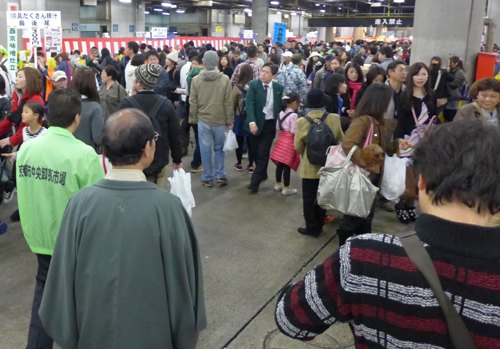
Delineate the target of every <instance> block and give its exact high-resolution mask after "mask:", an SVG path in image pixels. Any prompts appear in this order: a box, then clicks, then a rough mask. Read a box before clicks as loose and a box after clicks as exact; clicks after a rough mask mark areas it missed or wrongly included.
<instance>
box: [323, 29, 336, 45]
mask: <svg viewBox="0 0 500 349" xmlns="http://www.w3.org/2000/svg"><path fill="white" fill-rule="evenodd" d="M325 29H326V31H325V42H332V41H334V40H335V28H334V27H326V28H325Z"/></svg>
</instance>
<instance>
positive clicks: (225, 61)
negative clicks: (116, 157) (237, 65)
mask: <svg viewBox="0 0 500 349" xmlns="http://www.w3.org/2000/svg"><path fill="white" fill-rule="evenodd" d="M219 71H221V72H222V73H224V75H226V76H227V77H228V78H229V80H231V77H232V76H233V72H234V70H233V68H232V67H231V64H229V58H227V56H226V55H223V56H221V57H220V58H219Z"/></svg>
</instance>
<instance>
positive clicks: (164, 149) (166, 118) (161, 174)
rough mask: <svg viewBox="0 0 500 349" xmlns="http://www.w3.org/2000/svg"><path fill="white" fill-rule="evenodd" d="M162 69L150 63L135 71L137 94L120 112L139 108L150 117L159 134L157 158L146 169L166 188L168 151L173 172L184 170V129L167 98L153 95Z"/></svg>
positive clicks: (127, 100) (124, 101)
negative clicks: (182, 137)
mask: <svg viewBox="0 0 500 349" xmlns="http://www.w3.org/2000/svg"><path fill="white" fill-rule="evenodd" d="M161 70H162V67H160V66H159V65H158V64H153V63H147V64H143V65H141V66H139V67H138V68H137V69H136V70H135V79H134V89H135V90H136V91H137V94H136V95H134V96H130V97H127V98H124V99H123V100H122V101H121V102H120V104H119V105H118V110H121V109H126V108H137V109H139V110H141V111H143V112H144V113H145V114H146V115H148V116H149V118H150V120H151V122H152V123H153V127H154V129H155V132H157V133H158V135H159V136H158V141H157V148H156V153H155V159H154V161H153V162H152V164H151V166H149V167H148V168H146V169H144V174H146V178H147V179H148V181H150V182H154V183H156V184H158V186H159V187H160V188H163V186H164V184H165V180H166V177H167V165H168V163H169V154H168V153H169V150H170V151H171V153H172V161H173V169H174V170H177V169H179V168H182V143H181V127H180V125H179V120H178V119H177V117H176V115H175V109H174V106H173V105H172V102H170V100H168V98H167V97H165V96H160V95H159V94H157V93H155V92H154V88H155V86H156V84H157V82H158V78H159V76H160V73H161Z"/></svg>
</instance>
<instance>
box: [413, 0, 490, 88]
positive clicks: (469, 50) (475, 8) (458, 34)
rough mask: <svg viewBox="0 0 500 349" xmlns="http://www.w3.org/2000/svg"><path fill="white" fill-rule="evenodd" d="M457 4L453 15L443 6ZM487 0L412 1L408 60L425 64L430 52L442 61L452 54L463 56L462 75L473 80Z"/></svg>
mask: <svg viewBox="0 0 500 349" xmlns="http://www.w3.org/2000/svg"><path fill="white" fill-rule="evenodd" d="M450 8H459V9H460V11H455V12H453V15H452V16H443V15H442V14H443V13H446V10H447V9H448V11H449V9H450ZM485 10H486V0H440V1H435V0H418V1H417V2H416V5H415V20H414V24H413V27H414V29H413V36H414V38H413V43H412V51H411V63H412V64H413V63H415V62H424V63H426V64H428V62H429V61H430V59H431V58H432V56H440V57H441V59H442V60H443V62H446V61H448V59H449V58H450V57H451V56H455V55H456V56H458V57H460V58H461V59H462V61H463V63H464V68H465V76H466V78H467V81H468V82H469V83H472V82H473V81H474V75H475V71H476V67H475V61H476V58H477V55H478V53H479V52H480V50H481V36H482V33H483V23H484V13H485Z"/></svg>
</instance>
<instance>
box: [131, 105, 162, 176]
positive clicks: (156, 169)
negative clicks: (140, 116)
mask: <svg viewBox="0 0 500 349" xmlns="http://www.w3.org/2000/svg"><path fill="white" fill-rule="evenodd" d="M159 97H160V98H158V100H157V101H156V103H155V105H154V107H153V109H151V112H150V113H149V115H148V114H147V113H146V112H145V111H144V109H142V107H141V106H140V105H139V103H138V102H137V101H136V100H135V98H134V97H133V96H130V97H126V98H125V100H126V101H127V102H129V103H130V104H131V105H132V107H133V108H137V109H139V110H141V111H142V112H143V113H144V114H146V115H148V117H149V119H150V120H151V122H152V123H153V129H154V130H155V132H156V133H158V140H157V141H156V151H155V157H154V159H153V163H152V164H151V166H149V167H148V168H147V169H145V170H144V174H145V175H146V176H155V175H158V174H159V173H160V172H161V171H162V170H163V168H164V167H165V166H167V164H168V149H169V147H168V144H167V139H166V135H165V136H164V135H163V132H162V130H161V127H160V122H159V121H158V120H157V119H156V117H157V115H158V113H159V112H160V109H161V107H162V106H163V104H164V103H166V102H167V101H168V99H167V98H166V97H163V96H159Z"/></svg>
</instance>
